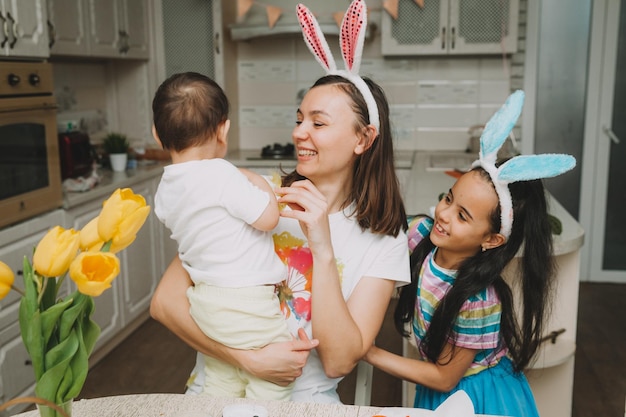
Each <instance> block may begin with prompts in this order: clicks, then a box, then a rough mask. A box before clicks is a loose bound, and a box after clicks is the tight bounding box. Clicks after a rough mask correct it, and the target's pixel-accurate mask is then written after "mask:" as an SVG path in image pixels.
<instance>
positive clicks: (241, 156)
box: [225, 149, 415, 170]
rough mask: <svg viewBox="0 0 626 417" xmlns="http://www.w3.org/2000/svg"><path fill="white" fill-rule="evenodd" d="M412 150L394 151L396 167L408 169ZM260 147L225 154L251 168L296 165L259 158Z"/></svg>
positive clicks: (411, 162)
mask: <svg viewBox="0 0 626 417" xmlns="http://www.w3.org/2000/svg"><path fill="white" fill-rule="evenodd" d="M414 153H415V152H414V151H396V152H395V155H396V160H395V162H396V168H398V169H410V168H411V166H412V164H413V154H414ZM260 155H261V150H260V149H236V150H233V151H229V152H228V154H227V155H226V158H225V159H227V160H228V161H230V162H232V163H233V164H234V165H236V166H240V167H251V168H280V167H282V168H284V169H287V170H289V169H293V168H295V166H296V163H297V161H296V158H293V159H272V158H261V157H260Z"/></svg>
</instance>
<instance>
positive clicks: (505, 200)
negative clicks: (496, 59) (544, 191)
mask: <svg viewBox="0 0 626 417" xmlns="http://www.w3.org/2000/svg"><path fill="white" fill-rule="evenodd" d="M523 105H524V92H523V91H521V90H517V91H515V92H514V93H513V94H511V95H510V96H509V98H508V99H507V100H506V102H505V103H504V105H503V106H502V107H501V108H500V110H498V111H497V112H496V113H495V114H494V115H493V116H492V117H491V119H489V122H487V125H486V126H485V130H484V131H483V134H482V135H481V136H480V152H479V153H478V160H476V161H474V163H473V164H472V168H474V167H482V168H483V169H484V170H485V171H487V173H488V174H489V176H490V177H491V181H492V182H493V185H494V187H495V189H496V193H497V194H498V198H499V200H500V216H501V218H500V234H502V235H503V236H504V237H505V238H506V239H507V240H508V238H509V237H510V236H511V230H512V228H513V200H512V198H511V191H510V190H509V184H510V183H512V182H517V181H530V180H537V179H540V178H551V177H556V176H557V175H561V174H563V173H564V172H567V171H569V170H570V169H572V168H574V167H575V166H576V159H575V158H574V157H573V156H571V155H565V154H543V155H519V156H516V157H513V158H511V159H509V160H508V161H506V162H505V163H504V164H502V165H500V166H499V167H496V159H497V157H498V150H499V149H500V148H501V147H502V145H503V144H504V141H505V140H506V138H507V137H508V136H509V133H511V130H512V129H513V127H514V126H515V123H516V122H517V119H518V118H519V115H520V113H521V112H522V106H523Z"/></svg>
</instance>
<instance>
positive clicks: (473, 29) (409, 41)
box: [382, 0, 519, 55]
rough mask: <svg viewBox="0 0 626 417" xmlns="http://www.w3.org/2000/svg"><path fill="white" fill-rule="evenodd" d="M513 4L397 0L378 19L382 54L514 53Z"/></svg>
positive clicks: (489, 0) (515, 16) (516, 4)
mask: <svg viewBox="0 0 626 417" xmlns="http://www.w3.org/2000/svg"><path fill="white" fill-rule="evenodd" d="M518 13H519V0H504V1H503V0H431V1H426V2H424V7H423V8H422V7H420V6H418V5H417V4H416V3H415V2H414V1H413V0H400V1H399V3H398V19H395V20H394V19H393V18H392V17H391V16H390V15H389V13H386V12H385V13H383V17H382V52H383V55H462V54H501V53H513V52H515V51H517V25H518Z"/></svg>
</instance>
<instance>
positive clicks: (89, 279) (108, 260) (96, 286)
mask: <svg viewBox="0 0 626 417" xmlns="http://www.w3.org/2000/svg"><path fill="white" fill-rule="evenodd" d="M119 273H120V260H119V259H118V258H117V256H115V255H114V254H112V253H111V252H82V253H80V254H79V255H78V256H77V257H76V259H74V261H73V262H72V264H71V265H70V278H72V281H74V282H75V283H76V286H77V287H78V291H80V292H81V293H83V294H85V295H90V296H92V297H98V296H99V295H100V294H102V292H104V290H106V289H107V288H111V282H113V280H114V279H115V277H117V275H118V274H119Z"/></svg>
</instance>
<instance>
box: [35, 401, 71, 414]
mask: <svg viewBox="0 0 626 417" xmlns="http://www.w3.org/2000/svg"><path fill="white" fill-rule="evenodd" d="M73 402H74V400H73V399H72V400H68V401H66V402H64V403H63V404H55V407H52V406H51V405H45V404H37V410H39V416H40V417H72V403H73Z"/></svg>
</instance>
